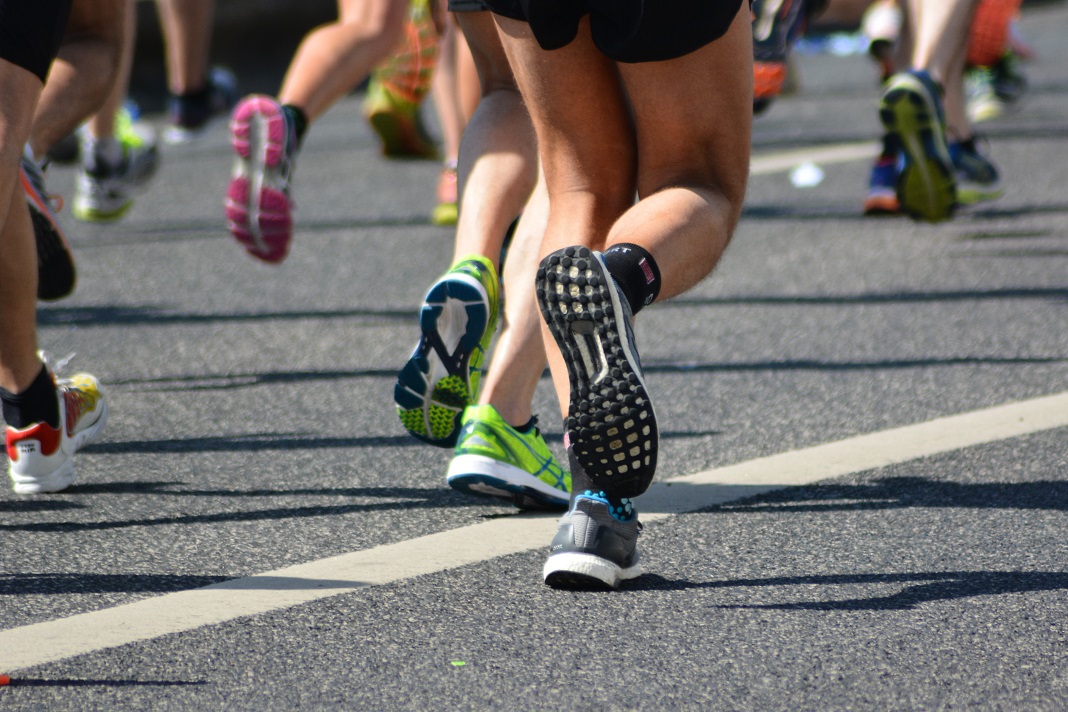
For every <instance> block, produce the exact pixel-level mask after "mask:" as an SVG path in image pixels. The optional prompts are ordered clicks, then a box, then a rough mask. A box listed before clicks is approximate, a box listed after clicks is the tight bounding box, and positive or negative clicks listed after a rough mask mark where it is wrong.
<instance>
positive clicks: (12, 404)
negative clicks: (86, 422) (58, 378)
mask: <svg viewBox="0 0 1068 712" xmlns="http://www.w3.org/2000/svg"><path fill="white" fill-rule="evenodd" d="M0 402H2V404H3V412H4V422H6V423H7V424H8V425H9V426H10V427H12V428H15V429H16V430H21V429H22V428H25V427H27V426H30V425H33V424H34V423H48V424H49V425H51V426H52V427H53V428H58V427H59V400H58V398H57V396H56V384H55V383H54V382H53V381H52V374H51V373H49V371H48V369H47V368H45V367H44V366H42V367H41V372H40V373H39V374H37V378H35V379H34V380H33V383H31V384H30V387H29V388H27V389H26V390H24V391H23V392H22V393H11V392H9V391H5V390H4V389H3V388H0Z"/></svg>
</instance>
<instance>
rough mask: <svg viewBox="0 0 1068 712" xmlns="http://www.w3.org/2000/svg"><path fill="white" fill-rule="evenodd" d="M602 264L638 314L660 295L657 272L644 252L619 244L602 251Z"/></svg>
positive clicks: (632, 246)
mask: <svg viewBox="0 0 1068 712" xmlns="http://www.w3.org/2000/svg"><path fill="white" fill-rule="evenodd" d="M604 264H605V266H606V267H607V268H608V272H609V273H610V274H611V275H612V278H613V279H615V280H616V283H617V284H618V285H619V288H620V289H622V290H623V294H624V295H625V296H626V297H627V301H628V302H630V311H631V313H632V314H637V313H638V312H639V311H640V310H641V308H642V307H645V306H648V305H649V304H652V303H653V300H654V299H656V295H657V294H660V268H659V267H657V266H656V261H655V260H654V259H653V256H652V255H650V254H649V253H648V252H646V250H645V249H644V248H643V247H641V246H639V245H634V244H631V243H629V242H620V243H617V244H615V245H612V246H611V247H609V248H608V249H607V250H605V251H604Z"/></svg>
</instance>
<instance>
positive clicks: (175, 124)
mask: <svg viewBox="0 0 1068 712" xmlns="http://www.w3.org/2000/svg"><path fill="white" fill-rule="evenodd" d="M237 100H238V93H237V79H236V78H235V77H234V75H233V73H232V72H230V71H229V70H227V69H223V68H222V67H212V68H211V70H210V71H209V72H208V80H207V84H206V86H205V91H204V92H203V93H200V94H197V95H196V96H172V97H171V98H170V101H169V103H168V114H169V116H168V120H169V125H168V126H167V129H166V130H165V131H164V132H163V141H164V143H166V144H168V145H171V146H174V145H178V144H183V143H189V142H191V141H194V140H196V139H197V138H198V137H200V136H201V135H202V134H204V133H205V132H207V130H208V129H209V128H211V126H212V125H213V124H214V123H215V120H216V119H220V118H222V117H225V116H227V115H228V114H229V113H230V110H231V109H233V108H234V104H236V103H237Z"/></svg>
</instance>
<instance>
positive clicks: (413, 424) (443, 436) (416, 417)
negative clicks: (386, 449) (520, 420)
mask: <svg viewBox="0 0 1068 712" xmlns="http://www.w3.org/2000/svg"><path fill="white" fill-rule="evenodd" d="M489 319H490V307H489V296H488V295H487V294H486V290H485V288H484V287H483V286H482V284H481V283H480V282H479V281H478V280H477V279H475V278H474V277H471V276H468V275H465V274H450V275H449V276H448V277H447V278H445V279H441V280H439V281H438V282H436V283H434V285H433V286H431V287H430V289H429V291H427V294H426V297H425V298H424V299H423V308H422V310H421V311H420V314H419V327H420V329H422V332H423V335H422V338H420V340H419V344H418V345H417V346H416V347H415V351H414V352H413V353H412V355H411V357H410V358H409V359H408V362H407V363H406V364H405V365H404V367H403V368H402V369H401V371H400V373H399V374H398V376H397V385H396V386H395V387H394V389H393V400H394V402H396V404H397V414H398V415H399V416H400V419H401V423H403V424H404V427H405V429H406V430H407V431H408V432H409V433H411V434H412V435H413V436H414V437H416V438H418V439H419V440H422V441H423V442H426V443H429V444H431V445H435V446H437V447H455V445H456V439H457V437H458V436H459V433H460V421H461V419H462V417H463V412H464V408H466V407H467V406H468V405H470V404H471V403H472V402H473V401H474V398H475V396H476V394H475V393H472V392H471V384H470V374H469V370H468V369H469V366H470V363H471V356H472V354H473V353H474V352H475V349H477V348H479V344H480V342H481V341H482V337H483V336H484V335H485V333H486V327H487V325H488V324H489ZM450 332H454V333H450Z"/></svg>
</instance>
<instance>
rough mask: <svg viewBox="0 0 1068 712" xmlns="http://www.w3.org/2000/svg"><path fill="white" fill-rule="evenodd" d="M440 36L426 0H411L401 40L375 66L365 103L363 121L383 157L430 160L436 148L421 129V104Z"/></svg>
mask: <svg viewBox="0 0 1068 712" xmlns="http://www.w3.org/2000/svg"><path fill="white" fill-rule="evenodd" d="M440 44H441V40H440V33H439V32H438V28H437V26H436V25H435V24H434V18H433V15H432V13H431V11H430V3H429V2H428V1H427V0H412V2H410V3H409V5H408V17H407V18H406V19H405V22H404V38H403V40H402V41H401V43H400V45H399V46H398V47H397V49H396V51H395V52H393V54H391V55H390V56H389V57H387V58H386V59H385V60H384V61H383V62H381V63H380V64H379V65H378V66H376V67H375V69H374V71H373V72H372V73H371V81H370V83H369V84H368V88H367V95H366V97H365V98H364V104H363V110H364V116H365V117H366V118H367V120H368V122H369V123H370V124H371V128H372V129H374V131H375V133H377V134H378V137H379V139H380V140H381V142H382V154H383V155H384V156H386V157H387V158H427V159H435V158H437V156H438V149H437V146H436V145H435V143H434V140H433V139H432V138H431V137H430V134H429V133H428V132H427V130H426V127H425V126H424V125H423V118H422V114H421V112H420V110H419V107H420V105H421V104H422V101H423V99H424V97H426V95H427V92H429V91H430V83H431V80H432V78H433V73H434V67H435V66H436V65H437V60H438V53H439V49H440Z"/></svg>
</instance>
